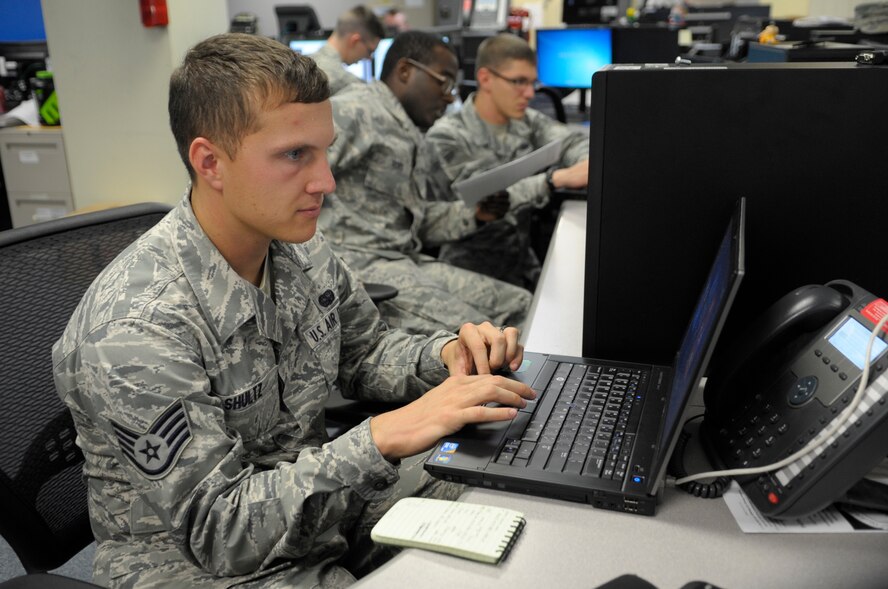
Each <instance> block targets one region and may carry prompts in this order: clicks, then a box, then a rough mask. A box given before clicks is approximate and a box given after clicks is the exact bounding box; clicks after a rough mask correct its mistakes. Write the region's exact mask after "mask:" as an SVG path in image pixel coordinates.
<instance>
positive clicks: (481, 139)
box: [459, 92, 531, 146]
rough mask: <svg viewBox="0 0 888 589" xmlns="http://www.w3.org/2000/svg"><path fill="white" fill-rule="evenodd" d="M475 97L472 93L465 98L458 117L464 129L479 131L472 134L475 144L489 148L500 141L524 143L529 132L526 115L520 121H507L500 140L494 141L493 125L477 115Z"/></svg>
mask: <svg viewBox="0 0 888 589" xmlns="http://www.w3.org/2000/svg"><path fill="white" fill-rule="evenodd" d="M475 96H476V93H475V92H472V93H471V94H470V95H469V97H468V98H466V101H465V102H464V103H463V106H462V108H461V109H460V111H459V116H461V117H462V118H463V120H464V121H465V123H466V127H468V128H473V129H476V130H479V131H480V133H473V137H474V138H475V142H476V143H477V144H478V145H485V146H491V145H496V144H497V143H498V142H500V141H505V142H506V143H510V142H515V143H523V142H524V138H525V137H527V136H528V135H529V134H530V132H531V128H530V125H529V124H528V123H527V116H526V115H525V116H524V117H522V118H520V119H509V121H508V122H507V123H506V133H504V134H503V135H501V136H500V137H501V139H500V140H499V141H498V140H497V139H496V137H497V135H496V133H495V132H494V130H493V125H491V124H490V123H488V122H487V121H485V120H484V119H482V118H481V116H480V115H479V114H478V110H477V109H476V108H475Z"/></svg>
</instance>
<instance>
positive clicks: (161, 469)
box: [53, 34, 533, 588]
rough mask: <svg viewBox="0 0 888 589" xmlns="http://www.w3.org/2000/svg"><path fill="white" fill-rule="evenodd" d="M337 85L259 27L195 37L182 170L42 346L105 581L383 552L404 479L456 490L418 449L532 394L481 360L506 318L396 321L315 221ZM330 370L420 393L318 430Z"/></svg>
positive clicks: (177, 98) (314, 568) (381, 389)
mask: <svg viewBox="0 0 888 589" xmlns="http://www.w3.org/2000/svg"><path fill="white" fill-rule="evenodd" d="M328 95H329V93H328V89H327V84H326V78H325V77H324V76H323V74H322V73H321V72H320V70H319V69H318V68H317V67H316V65H315V64H314V62H312V61H311V60H309V59H307V58H303V57H300V56H297V55H296V54H294V53H293V52H292V51H290V50H289V49H287V48H286V47H284V46H282V45H280V44H279V43H277V42H275V41H271V40H268V39H263V38H261V37H257V36H252V35H241V34H228V35H219V36H216V37H212V38H210V39H208V40H206V41H204V42H202V43H199V44H198V45H197V46H195V47H194V48H193V49H192V50H191V51H189V53H188V54H187V55H186V57H185V61H184V63H183V65H182V66H181V67H180V68H178V69H177V70H176V72H174V74H173V77H172V79H171V83H170V122H171V126H172V128H173V133H174V135H175V137H176V142H177V145H178V147H179V152H180V155H181V156H182V159H183V161H184V162H185V165H186V167H187V168H188V171H189V175H190V177H191V180H192V186H191V188H190V190H189V191H188V193H187V194H186V195H185V198H184V199H183V200H182V202H181V203H180V205H179V206H178V207H177V208H176V209H174V210H173V211H172V212H171V213H170V214H169V215H168V216H167V217H165V218H164V219H163V220H162V221H161V222H160V223H158V224H157V225H156V226H155V227H154V228H152V229H151V230H149V231H148V232H147V233H146V234H145V235H143V236H142V237H141V238H140V239H138V240H137V241H136V242H135V243H133V244H132V245H131V246H130V247H129V248H127V250H125V251H124V252H123V253H122V254H121V255H120V256H119V257H118V258H117V259H116V260H115V261H114V262H112V264H111V265H109V266H108V267H107V268H106V269H105V270H104V271H103V272H102V274H101V275H100V276H99V277H98V278H97V280H96V281H95V282H94V283H93V285H92V286H90V288H89V289H88V291H87V293H86V294H85V295H84V297H83V299H82V301H81V303H80V305H79V306H78V308H77V309H76V311H75V312H74V315H73V316H72V318H71V321H70V323H69V324H68V327H67V329H66V331H65V333H64V334H63V336H62V337H61V338H60V339H59V341H58V342H57V343H56V345H55V346H54V348H53V364H54V371H55V378H56V386H57V389H58V392H59V394H60V396H61V397H62V399H63V400H64V401H65V403H66V404H67V405H68V407H69V408H70V409H71V412H72V414H73V417H74V421H75V425H76V427H77V434H78V437H77V443H78V445H79V446H80V447H81V448H82V450H83V453H84V456H85V465H84V475H85V478H86V480H87V485H88V501H89V507H90V514H91V518H92V528H93V532H94V534H95V536H96V540H97V543H98V546H97V550H96V557H95V563H94V566H95V579H96V581H97V582H99V583H101V584H103V585H108V586H111V587H115V588H117V587H133V588H138V587H213V588H217V587H234V586H237V587H260V586H261V587H290V588H292V587H342V586H345V585H348V584H350V583H351V582H353V580H354V577H353V576H352V573H355V574H360V573H362V572H365V571H366V570H368V568H369V567H371V566H373V565H374V564H376V563H377V562H379V561H378V560H374V559H379V558H384V557H385V556H386V550H385V549H377V548H374V547H373V544H372V542H371V541H370V540H369V533H368V532H369V529H370V527H371V526H372V525H373V524H374V523H375V521H377V519H378V518H379V517H381V515H382V513H384V511H385V510H386V509H387V508H388V507H389V506H390V505H391V504H392V503H393V502H394V501H395V500H397V499H398V498H400V497H403V496H406V495H409V494H420V495H423V496H433V497H447V498H453V497H455V496H456V495H457V494H458V493H459V491H460V489H459V488H458V487H456V486H453V485H450V484H447V483H442V482H439V481H434V480H432V479H430V478H429V477H428V475H427V474H426V473H425V472H424V471H423V470H422V466H421V465H422V456H421V453H422V452H423V451H424V450H427V449H428V448H430V447H431V446H432V445H433V444H434V442H435V441H436V440H437V439H439V438H440V437H441V436H443V435H447V434H448V433H450V432H453V431H456V430H457V429H459V428H460V427H462V425H464V424H465V423H470V422H477V421H490V420H499V419H510V418H511V417H513V416H514V415H515V409H514V407H515V406H523V405H524V403H525V402H524V400H523V398H532V397H533V393H532V391H530V389H529V388H527V387H525V386H524V385H520V384H518V383H517V382H516V381H510V380H508V379H504V378H502V377H498V376H491V375H490V374H489V372H490V369H491V368H496V367H500V366H503V365H505V364H508V365H509V366H510V367H511V368H513V369H515V368H517V366H518V363H519V362H520V361H521V358H522V350H521V347H520V346H519V345H518V343H517V338H518V332H517V330H515V329H513V328H507V329H505V330H504V331H500V330H498V329H497V328H496V327H494V326H492V325H490V324H489V323H488V324H482V325H469V324H467V325H464V326H462V328H461V329H460V333H459V335H458V336H454V335H453V334H448V333H445V332H439V333H436V334H434V335H433V336H431V337H425V336H410V335H408V334H406V333H403V332H400V331H397V330H389V329H387V328H386V326H385V324H383V323H382V322H380V320H379V315H378V313H377V311H376V309H375V306H374V305H373V303H372V302H371V301H370V299H369V297H368V296H367V294H366V292H365V291H364V290H363V288H362V287H361V286H360V283H359V282H358V281H357V280H356V278H355V277H354V276H353V274H352V273H351V271H350V270H349V269H348V268H347V267H346V266H345V265H343V263H342V261H341V260H340V259H339V258H338V257H336V256H335V255H333V254H332V252H331V251H330V249H329V247H328V246H327V244H326V241H325V240H324V238H323V236H322V235H321V234H320V233H316V231H315V230H316V223H317V217H318V215H319V214H320V209H321V202H322V200H323V198H324V192H326V191H329V190H332V189H333V186H334V182H333V178H332V175H331V174H330V170H329V167H328V166H327V163H326V159H325V152H326V149H327V147H328V146H329V145H330V143H331V142H332V139H333V125H332V117H331V109H330V104H329V101H328V100H327V97H328ZM473 372H477V373H478V374H472V373H473ZM448 373H449V374H451V375H452V376H450V377H448ZM445 379H446V380H445ZM442 381H443V383H442ZM439 383H442V384H439ZM436 385H437V386H436ZM334 386H338V387H340V388H341V390H342V392H343V394H344V395H346V396H349V397H358V398H371V399H387V400H403V401H409V400H411V399H414V400H413V401H412V402H410V403H408V404H406V405H404V406H403V407H401V408H399V409H396V410H394V411H390V412H387V413H382V414H380V415H377V416H376V417H373V418H372V419H369V420H367V421H365V422H363V423H362V424H360V425H358V426H357V427H355V428H354V429H352V430H350V431H348V432H347V433H345V434H343V435H342V436H341V437H339V438H337V439H335V440H333V441H330V440H328V439H327V434H326V431H325V425H324V411H323V407H324V403H325V400H326V399H327V397H328V396H329V394H330V390H331V388H332V387H334ZM491 401H496V402H501V403H505V405H506V406H505V407H496V408H493V407H487V406H482V404H484V403H488V402H491ZM401 459H404V461H403V462H400V460H401ZM399 463H400V464H401V466H400V468H399V467H398V464H399ZM389 554H390V551H389Z"/></svg>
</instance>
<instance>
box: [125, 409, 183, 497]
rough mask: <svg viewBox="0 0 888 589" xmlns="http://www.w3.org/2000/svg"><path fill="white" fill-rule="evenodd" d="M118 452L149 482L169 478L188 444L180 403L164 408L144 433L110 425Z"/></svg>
mask: <svg viewBox="0 0 888 589" xmlns="http://www.w3.org/2000/svg"><path fill="white" fill-rule="evenodd" d="M111 426H112V427H113V428H114V433H115V434H116V436H117V442H118V444H120V450H121V451H122V452H123V455H124V456H126V458H127V459H128V460H129V461H130V463H131V464H132V465H133V466H135V467H136V468H138V469H139V470H140V471H141V472H142V473H143V474H144V475H145V476H146V477H148V478H149V479H152V480H156V479H161V478H163V477H165V476H166V475H167V474H169V472H170V470H172V468H173V465H174V464H175V463H176V460H178V458H179V455H180V454H182V450H184V449H185V446H187V445H188V442H190V441H191V424H190V423H189V421H188V415H187V414H186V413H185V406H184V405H183V404H182V401H176V402H174V403H173V404H172V405H170V406H169V407H167V408H166V409H165V410H164V412H163V413H161V414H160V416H158V418H157V419H155V420H154V423H152V424H151V425H150V426H149V428H148V430H147V431H145V432H141V433H140V432H136V431H133V430H131V429H128V428H126V427H124V426H122V425H120V424H119V423H115V422H114V421H113V420H112V421H111Z"/></svg>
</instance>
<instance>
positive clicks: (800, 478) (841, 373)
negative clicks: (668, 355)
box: [701, 280, 888, 518]
mask: <svg viewBox="0 0 888 589" xmlns="http://www.w3.org/2000/svg"><path fill="white" fill-rule="evenodd" d="M886 313H888V302H886V301H885V300H884V299H881V298H877V297H875V296H874V295H872V294H870V293H868V292H866V291H865V290H864V289H862V288H860V287H859V286H857V285H856V284H853V283H850V282H847V281H843V280H836V281H832V282H830V283H829V284H827V285H826V286H820V285H809V286H806V287H803V288H799V289H796V290H794V291H793V292H791V293H789V294H788V295H786V296H784V297H783V298H781V299H780V300H779V301H778V302H777V303H775V304H774V305H773V306H772V307H770V308H769V309H768V310H767V311H766V312H765V313H764V314H763V315H762V317H760V319H759V320H758V321H756V322H754V323H753V324H752V325H751V326H750V328H749V330H748V331H747V332H745V333H744V334H743V337H742V338H740V339H738V340H737V341H735V342H732V345H731V346H730V348H728V349H727V350H725V353H724V355H723V356H722V357H721V358H720V364H715V365H713V369H712V373H711V375H710V378H709V380H708V382H707V384H706V394H705V399H706V417H705V420H704V422H703V427H702V429H701V431H702V432H703V433H704V441H705V442H706V447H707V449H708V453H709V454H710V456H711V457H712V458H713V462H714V463H715V464H718V465H719V467H720V468H731V469H733V468H756V467H763V466H767V465H770V464H774V463H776V462H778V461H780V460H785V461H788V463H787V464H786V465H784V466H782V467H781V468H779V469H774V470H771V471H770V472H767V473H760V474H759V473H756V474H748V475H742V476H738V477H736V478H737V480H738V481H739V482H740V484H741V486H742V487H743V490H744V491H745V492H746V495H747V496H748V497H749V499H750V500H751V501H752V502H753V504H755V506H756V507H757V508H758V509H759V511H761V512H762V513H763V514H765V515H767V516H769V517H777V518H797V517H802V516H806V515H809V514H811V513H814V512H816V511H819V510H820V509H823V508H824V507H826V506H828V505H830V504H831V503H833V502H834V501H836V500H838V499H840V498H841V497H842V496H843V495H844V494H845V492H846V491H847V490H848V489H850V488H851V487H852V486H853V485H855V484H856V483H857V482H858V481H860V480H861V479H862V478H863V477H864V476H865V475H866V474H867V473H869V472H870V471H871V470H872V469H873V468H874V467H875V466H876V465H878V464H879V463H880V462H881V461H882V460H883V459H884V458H885V454H886V452H888V403H886V400H888V376H886V367H888V364H886V362H885V358H886V355H888V354H886V352H888V343H886V341H885V339H888V336H886V334H885V332H884V331H882V333H881V334H880V335H881V337H876V338H875V339H874V340H873V347H872V352H871V355H870V362H869V365H870V370H869V377H868V379H867V385H866V386H867V387H868V388H867V390H866V394H865V395H864V396H863V397H862V398H861V400H860V401H859V404H857V405H854V403H855V401H854V398H855V393H856V392H857V389H858V385H859V384H860V381H861V378H863V369H864V367H865V366H866V364H867V363H866V350H867V344H868V342H869V340H870V336H871V332H872V331H873V329H874V328H875V326H876V323H878V321H879V319H881V318H882V317H883V316H884V315H885V314H886ZM877 379H878V380H877ZM874 381H875V382H874ZM852 405H854V406H853V407H852ZM846 413H848V415H850V417H848V416H846V415H845V414H846ZM836 419H841V420H843V421H841V422H839V423H836V424H833V420H836ZM840 423H841V427H839V425H840ZM827 428H831V429H829V430H827ZM825 430H826V431H825ZM821 432H823V435H822V436H821ZM829 432H834V433H832V434H830V433H829ZM807 444H813V445H814V448H813V449H810V450H809V451H806V452H802V449H803V448H805V447H806V445H807ZM800 452H801V455H800V456H797V457H795V458H793V459H790V457H792V456H793V455H794V454H797V453H800Z"/></svg>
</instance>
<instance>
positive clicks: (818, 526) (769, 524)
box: [724, 483, 885, 534]
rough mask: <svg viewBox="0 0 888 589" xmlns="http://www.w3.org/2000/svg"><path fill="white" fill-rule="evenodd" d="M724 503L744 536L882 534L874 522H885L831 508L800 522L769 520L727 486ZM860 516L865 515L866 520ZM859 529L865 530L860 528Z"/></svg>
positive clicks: (873, 516) (736, 487)
mask: <svg viewBox="0 0 888 589" xmlns="http://www.w3.org/2000/svg"><path fill="white" fill-rule="evenodd" d="M724 499H725V503H726V504H727V506H728V509H729V510H730V511H731V515H733V516H734V519H735V520H736V521H737V525H739V526H740V529H741V530H742V531H743V532H745V533H747V534H833V533H848V532H878V531H885V530H884V528H880V526H879V525H877V524H876V522H880V521H884V520H885V516H884V515H882V514H878V513H877V512H868V511H862V510H854V512H852V511H850V510H849V511H848V513H843V512H842V511H840V510H839V509H837V508H836V507H834V506H829V507H827V508H826V509H824V510H822V511H819V512H817V513H815V514H813V515H809V516H808V517H804V518H800V519H795V520H776V519H770V518H767V517H765V516H763V515H762V514H761V512H760V511H759V510H758V509H757V508H756V507H755V505H753V504H752V502H750V500H749V498H748V497H747V496H746V494H745V493H744V492H743V490H742V489H741V488H740V486H739V485H738V484H737V483H731V486H730V487H728V490H727V491H725V494H724ZM860 514H866V516H867V517H863V516H861V515H860ZM849 517H855V518H856V519H857V522H856V523H857V524H858V525H855V524H854V523H852V521H851V520H850V519H849ZM861 525H863V526H867V527H866V528H861V527H860V526H861ZM873 528H875V529H873Z"/></svg>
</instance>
